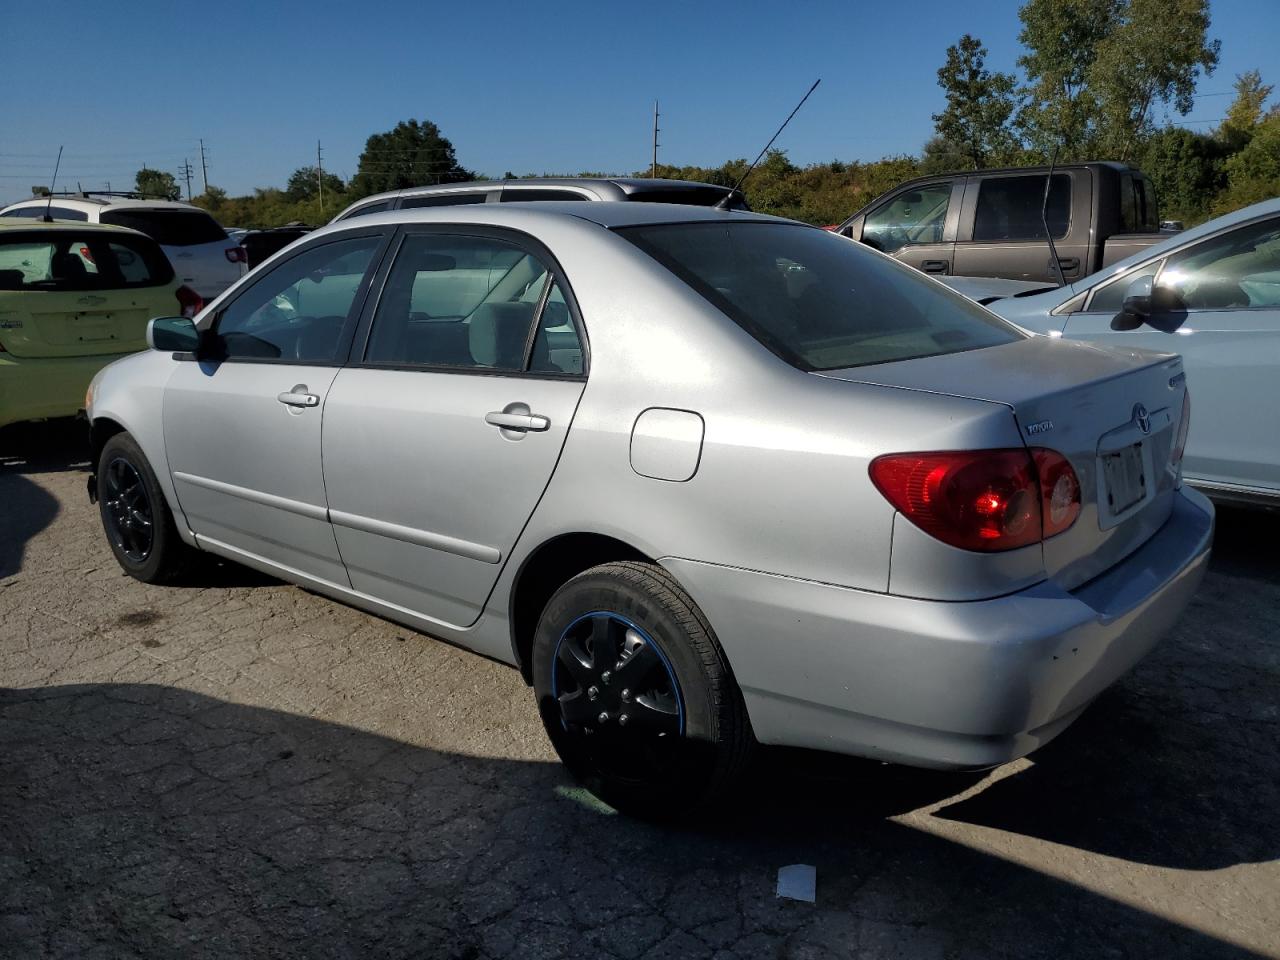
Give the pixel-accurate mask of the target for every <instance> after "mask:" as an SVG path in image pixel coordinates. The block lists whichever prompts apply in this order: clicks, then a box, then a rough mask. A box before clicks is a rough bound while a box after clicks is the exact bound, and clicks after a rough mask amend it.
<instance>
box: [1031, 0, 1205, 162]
mask: <svg viewBox="0 0 1280 960" xmlns="http://www.w3.org/2000/svg"><path fill="white" fill-rule="evenodd" d="M1018 16H1019V18H1020V19H1021V20H1022V25H1023V29H1022V32H1021V34H1019V39H1020V40H1021V41H1022V43H1023V45H1024V46H1025V47H1026V48H1027V52H1026V53H1025V54H1023V55H1022V56H1021V57H1019V58H1018V64H1019V66H1021V67H1022V68H1023V70H1024V71H1025V72H1026V76H1027V84H1026V86H1025V87H1024V88H1023V89H1022V93H1023V94H1024V95H1025V96H1026V97H1027V102H1026V104H1025V105H1024V106H1023V108H1022V110H1020V111H1019V114H1018V124H1019V127H1020V129H1021V131H1022V132H1023V134H1024V136H1025V137H1026V138H1027V140H1028V142H1029V144H1030V145H1031V146H1032V147H1033V148H1034V149H1036V150H1037V151H1038V152H1040V153H1042V154H1046V153H1049V152H1051V150H1052V149H1053V148H1055V147H1058V146H1060V147H1061V155H1062V157H1063V158H1064V159H1074V160H1079V159H1085V158H1086V157H1088V156H1089V155H1090V154H1092V155H1094V157H1093V158H1094V159H1103V158H1109V159H1121V160H1124V159H1128V158H1129V157H1131V156H1133V155H1134V154H1135V152H1136V151H1137V150H1138V148H1139V146H1140V144H1141V141H1142V138H1143V137H1144V136H1145V135H1147V134H1148V133H1150V132H1151V114H1152V111H1153V110H1154V109H1155V107H1156V106H1157V105H1158V104H1164V105H1166V106H1169V107H1172V109H1174V110H1176V111H1177V112H1178V113H1180V114H1186V113H1187V112H1188V111H1189V110H1190V109H1191V105H1192V102H1193V101H1192V98H1193V96H1194V94H1195V89H1196V81H1197V79H1198V78H1199V76H1200V75H1201V73H1204V74H1206V75H1207V74H1210V73H1212V72H1213V70H1214V68H1216V67H1217V65H1218V52H1219V46H1220V45H1219V43H1218V41H1217V40H1209V39H1208V31H1209V0H1027V2H1026V3H1025V4H1023V6H1022V8H1021V10H1019V12H1018Z"/></svg>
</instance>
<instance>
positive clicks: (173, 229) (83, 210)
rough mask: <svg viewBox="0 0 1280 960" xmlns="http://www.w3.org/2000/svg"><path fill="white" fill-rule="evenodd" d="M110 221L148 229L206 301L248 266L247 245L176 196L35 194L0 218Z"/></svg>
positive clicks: (182, 277)
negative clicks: (161, 198) (136, 196)
mask: <svg viewBox="0 0 1280 960" xmlns="http://www.w3.org/2000/svg"><path fill="white" fill-rule="evenodd" d="M46 210H47V211H48V214H49V216H51V217H52V218H53V219H55V220H83V221H87V222H89V223H111V224H115V225H116V226H121V227H131V228H132V229H134V230H137V231H139V232H140V233H145V234H146V235H147V236H149V237H150V238H151V239H152V240H154V241H156V243H158V244H160V246H161V248H162V249H163V250H164V253H165V256H167V257H168V258H169V262H170V263H172V264H173V269H174V272H175V273H176V274H177V275H178V279H179V280H180V281H181V282H182V283H183V284H185V285H186V286H188V287H190V288H191V289H192V290H194V291H195V292H196V293H197V294H198V295H199V296H200V298H201V299H202V300H203V301H204V302H205V303H208V302H209V301H210V300H212V299H213V298H214V297H216V296H217V295H218V294H220V293H222V291H223V290H225V289H227V287H229V286H231V284H233V283H235V282H236V281H237V280H239V279H240V278H241V277H242V276H244V275H245V273H246V271H247V270H248V257H247V256H246V254H245V251H244V248H243V247H241V246H240V245H239V244H238V243H236V242H235V241H234V240H231V239H230V238H228V237H227V232H226V231H225V230H223V229H222V227H221V226H219V225H218V221H216V220H214V219H213V217H211V216H210V215H209V214H208V212H206V211H204V210H201V209H200V208H199V207H197V206H193V205H192V204H189V203H180V202H178V201H175V200H138V199H135V198H133V197H129V196H120V195H118V194H109V193H93V192H91V191H90V192H85V193H77V194H74V195H55V196H54V197H53V199H52V200H50V199H49V198H48V197H32V198H31V199H30V200H23V201H21V202H19V203H11V204H10V205H9V206H7V207H5V208H4V209H3V210H0V217H26V218H40V217H43V216H45V212H46Z"/></svg>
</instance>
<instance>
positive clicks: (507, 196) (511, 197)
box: [502, 187, 591, 203]
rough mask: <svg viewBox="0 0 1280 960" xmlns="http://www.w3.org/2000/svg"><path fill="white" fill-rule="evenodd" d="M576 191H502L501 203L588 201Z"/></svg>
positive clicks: (530, 189)
mask: <svg viewBox="0 0 1280 960" xmlns="http://www.w3.org/2000/svg"><path fill="white" fill-rule="evenodd" d="M590 199H591V198H590V197H586V196H583V195H582V194H580V193H578V192H577V191H576V190H549V189H535V188H533V187H528V188H524V189H514V190H512V189H507V190H503V191H502V202H503V203H528V202H532V201H535V200H590Z"/></svg>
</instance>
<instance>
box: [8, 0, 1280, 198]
mask: <svg viewBox="0 0 1280 960" xmlns="http://www.w3.org/2000/svg"><path fill="white" fill-rule="evenodd" d="M1018 6H1019V2H1018V0H979V2H974V0H968V2H961V3H956V2H955V0H947V2H933V0H911V2H891V3H885V2H876V3H869V2H855V0H846V2H843V3H826V2H821V3H819V2H813V3H804V2H801V3H791V4H781V3H777V2H772V3H754V2H750V0H745V2H740V3H736V4H734V3H714V4H713V3H699V2H695V0H688V2H684V3H679V4H675V3H664V2H656V0H655V2H651V3H648V4H639V3H635V2H629V3H626V4H611V3H564V2H558V3H552V4H545V5H540V4H533V3H528V2H525V3H505V2H499V0H489V2H487V3H484V4H458V3H448V4H443V3H434V2H430V0H427V2H422V0H418V2H412V0H366V2H364V3H351V2H349V0H348V2H344V3H336V2H328V0H317V2H308V3H302V2H292V0H291V2H277V3H271V2H267V0H256V2H254V0H213V2H202V3H199V4H195V3H173V2H144V0H137V2H131V3H129V4H120V5H117V4H110V3H102V2H101V0H94V2H81V0H72V2H63V3H60V4H59V5H58V8H57V13H56V15H55V16H54V17H53V26H51V27H47V28H46V27H45V26H43V24H42V23H41V17H40V16H39V11H38V9H37V8H34V7H32V6H30V5H27V4H22V5H19V4H12V3H5V4H0V45H2V46H0V49H3V50H4V53H3V56H2V57H0V90H3V91H4V96H3V97H2V98H0V200H6V201H7V200H11V199H17V198H20V197H23V196H26V195H27V193H28V188H29V186H30V185H31V184H35V183H44V182H47V180H48V177H49V173H50V171H51V168H52V164H53V158H54V155H55V154H56V153H57V148H58V145H59V144H63V145H65V155H64V160H63V168H62V169H63V172H62V175H61V176H60V178H59V179H60V182H61V184H62V185H64V186H71V187H74V185H75V183H76V182H77V181H79V182H80V183H81V184H83V185H84V186H85V187H86V188H87V187H90V186H92V187H95V188H101V187H102V186H103V185H104V184H105V183H106V182H107V181H110V182H111V184H112V186H113V187H116V188H120V187H128V186H131V185H132V179H133V173H134V171H136V170H137V169H138V167H139V166H141V165H142V164H143V163H144V162H145V163H146V164H147V165H148V166H152V167H158V168H160V169H163V170H169V171H171V172H176V171H177V169H178V167H179V165H180V164H182V163H183V161H184V160H187V159H189V160H190V161H191V163H192V164H193V165H195V166H196V169H197V176H196V180H195V186H196V192H199V190H200V181H199V173H198V170H199V149H198V143H197V141H198V139H199V138H201V137H203V138H204V142H205V148H206V155H207V158H208V164H209V181H210V183H214V184H217V185H218V186H221V187H223V188H225V189H226V190H228V191H229V192H230V193H232V194H240V193H245V192H248V191H249V190H251V189H252V188H253V187H255V186H271V185H283V183H284V182H285V180H286V179H287V177H288V176H289V174H290V172H292V171H293V170H294V169H296V168H297V167H299V166H303V165H305V164H309V163H313V162H314V160H315V149H316V141H317V139H319V140H320V141H322V143H323V146H324V161H325V167H326V169H330V170H333V171H334V172H335V173H338V174H341V175H344V176H349V175H351V174H352V173H354V172H355V168H356V158H357V157H358V156H359V153H360V150H361V148H362V147H363V145H364V141H365V138H366V137H367V136H368V135H369V134H371V133H374V132H378V131H382V130H387V129H390V128H391V127H393V126H394V125H395V124H396V122H397V121H399V120H402V119H407V118H410V117H417V118H425V119H431V120H434V121H435V122H436V123H438V124H439V125H440V127H441V128H442V130H443V131H444V133H445V135H446V136H447V137H449V138H450V139H451V140H452V141H453V143H454V146H455V147H456V148H457V153H458V158H459V160H460V161H461V162H462V163H463V165H465V166H467V167H470V168H472V169H475V170H479V171H481V172H483V173H487V174H489V175H492V176H500V175H501V174H502V173H503V172H504V171H506V170H513V171H515V172H517V173H527V172H544V171H546V172H576V171H579V170H601V171H608V172H626V171H631V170H637V169H640V168H642V167H644V166H646V165H647V164H648V161H649V153H650V138H651V126H652V111H653V101H654V99H655V98H657V99H658V100H659V101H660V103H661V110H662V119H661V125H662V128H663V129H662V134H661V141H662V147H661V151H660V159H662V160H664V161H666V162H671V163H697V164H715V163H719V162H721V161H723V160H726V159H729V158H731V157H746V156H754V155H755V154H756V152H758V151H759V149H760V147H762V146H763V145H764V142H765V141H766V140H767V139H768V137H769V135H770V134H771V133H772V132H773V130H774V129H776V127H777V125H778V124H779V123H780V122H781V121H782V118H783V117H785V116H786V114H787V112H788V111H790V109H791V107H792V106H793V105H794V103H795V101H796V100H798V99H799V97H800V96H801V95H802V94H803V93H804V91H805V90H806V89H807V88H808V86H809V84H810V83H812V82H813V80H814V79H815V78H817V77H821V78H822V85H821V86H820V87H819V88H818V90H817V92H816V93H815V94H814V95H813V97H812V98H811V99H810V100H809V103H808V104H806V106H805V108H804V110H803V111H801V112H800V114H798V115H797V117H796V119H795V121H794V122H793V123H792V125H791V127H790V128H789V129H788V130H787V131H786V133H784V134H783V137H782V139H781V140H780V141H779V146H781V147H783V148H785V149H786V150H787V152H788V154H789V156H790V157H791V159H792V160H793V161H794V162H796V163H801V164H803V163H810V162H814V161H826V160H831V159H842V160H871V159H876V158H878V157H881V156H885V155H890V154H896V153H905V152H914V151H917V150H918V149H919V148H920V146H921V144H922V143H923V142H924V140H925V139H926V138H927V137H928V136H929V134H930V132H931V129H932V120H931V119H930V115H931V114H932V113H934V112H935V111H937V110H939V109H940V108H941V105H942V95H941V91H940V90H939V89H938V87H937V83H936V75H935V71H936V70H937V68H938V66H939V65H940V64H941V62H942V60H943V57H944V51H945V49H946V47H947V45H948V44H951V43H954V42H955V41H956V40H957V39H958V38H959V36H960V35H961V34H962V33H965V32H970V33H974V34H976V35H977V36H979V37H981V38H982V40H983V41H984V42H985V43H986V45H987V46H988V47H989V49H990V57H989V60H988V65H989V66H990V67H991V68H993V69H1008V70H1012V69H1013V67H1014V60H1015V58H1016V57H1017V55H1018V52H1019V47H1018V42H1017V34H1018V29H1019V23H1018V20H1017V9H1018ZM1212 13H1213V26H1212V34H1211V35H1212V36H1214V37H1217V38H1219V39H1220V40H1221V41H1222V62H1221V65H1220V67H1219V68H1218V70H1217V72H1216V73H1215V74H1214V76H1212V77H1209V78H1207V79H1202V80H1201V83H1200V93H1201V95H1202V96H1201V97H1200V99H1198V100H1197V102H1196V108H1195V110H1194V112H1193V113H1192V114H1190V115H1189V116H1188V117H1187V118H1186V119H1185V120H1184V121H1182V122H1191V123H1194V124H1195V126H1196V128H1197V129H1205V128H1207V127H1209V126H1211V125H1212V124H1211V122H1212V121H1215V120H1217V119H1218V118H1220V117H1221V116H1222V114H1223V112H1224V111H1225V109H1226V107H1227V105H1228V104H1229V103H1230V99H1231V98H1230V91H1231V84H1232V80H1233V79H1234V77H1235V75H1236V74H1237V73H1240V72H1243V71H1244V70H1248V69H1251V68H1255V67H1256V68H1258V69H1260V70H1262V72H1263V78H1264V80H1267V81H1271V82H1277V83H1278V86H1280V53H1278V52H1277V51H1278V48H1277V46H1276V38H1277V37H1280V0H1213V5H1212ZM42 33H47V37H48V42H47V43H44V42H41V40H40V36H41V34H42ZM1158 118H1159V115H1158Z"/></svg>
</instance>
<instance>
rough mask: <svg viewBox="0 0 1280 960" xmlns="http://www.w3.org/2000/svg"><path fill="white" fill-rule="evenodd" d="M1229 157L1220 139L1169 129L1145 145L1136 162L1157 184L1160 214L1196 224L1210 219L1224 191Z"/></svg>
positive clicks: (1153, 135)
mask: <svg viewBox="0 0 1280 960" xmlns="http://www.w3.org/2000/svg"><path fill="white" fill-rule="evenodd" d="M1226 156H1227V151H1226V149H1225V148H1224V147H1223V145H1222V143H1221V141H1219V140H1218V139H1217V138H1215V137H1212V136H1210V135H1209V134H1207V133H1197V132H1196V131H1194V130H1188V129H1187V128H1186V127H1175V126H1167V127H1163V128H1162V129H1160V130H1157V131H1156V132H1155V133H1154V134H1152V135H1151V136H1150V137H1148V138H1147V139H1146V140H1145V141H1144V142H1143V144H1142V147H1141V149H1140V150H1139V152H1138V156H1137V160H1138V165H1139V166H1140V167H1141V168H1142V169H1143V171H1144V172H1145V173H1146V174H1147V176H1149V177H1150V178H1151V182H1152V183H1154V184H1155V188H1156V196H1157V197H1158V198H1159V201H1160V212H1161V215H1162V216H1164V217H1167V218H1170V219H1175V220H1182V221H1184V222H1188V223H1196V222H1198V221H1200V220H1204V219H1206V218H1207V217H1208V215H1209V207H1210V204H1211V203H1212V201H1213V198H1214V196H1215V195H1216V194H1217V193H1218V191H1219V190H1221V189H1222V186H1223V184H1224V182H1225V179H1224V174H1223V162H1224V160H1225V159H1226Z"/></svg>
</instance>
